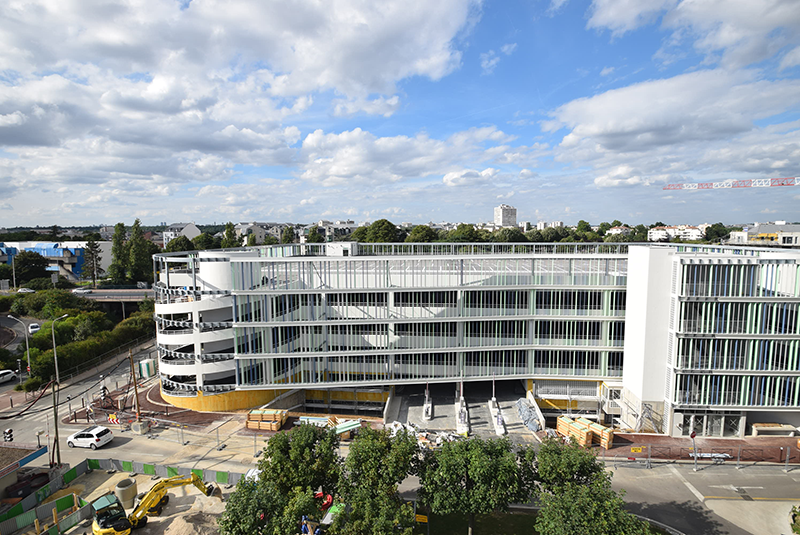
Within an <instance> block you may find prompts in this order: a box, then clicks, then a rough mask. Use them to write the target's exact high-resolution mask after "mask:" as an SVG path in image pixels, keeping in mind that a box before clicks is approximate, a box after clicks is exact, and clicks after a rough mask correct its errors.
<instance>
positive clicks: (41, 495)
mask: <svg viewBox="0 0 800 535" xmlns="http://www.w3.org/2000/svg"><path fill="white" fill-rule="evenodd" d="M50 494H52V492H51V491H50V483H48V484H47V485H45V486H44V487H42V488H40V489H39V490H37V491H36V503H42V502H43V501H44V499H45V498H47V497H48V496H50Z"/></svg>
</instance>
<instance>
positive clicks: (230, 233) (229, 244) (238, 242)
mask: <svg viewBox="0 0 800 535" xmlns="http://www.w3.org/2000/svg"><path fill="white" fill-rule="evenodd" d="M243 239H244V236H238V237H237V236H236V227H234V226H233V223H231V222H230V221H228V222H227V223H225V235H224V236H223V237H222V243H221V244H220V246H221V247H222V248H223V249H231V248H233V247H241V246H242V241H243Z"/></svg>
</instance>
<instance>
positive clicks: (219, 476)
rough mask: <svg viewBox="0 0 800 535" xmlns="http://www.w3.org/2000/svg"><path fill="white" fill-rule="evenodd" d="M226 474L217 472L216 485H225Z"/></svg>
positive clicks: (226, 480)
mask: <svg viewBox="0 0 800 535" xmlns="http://www.w3.org/2000/svg"><path fill="white" fill-rule="evenodd" d="M227 482H228V472H217V483H227Z"/></svg>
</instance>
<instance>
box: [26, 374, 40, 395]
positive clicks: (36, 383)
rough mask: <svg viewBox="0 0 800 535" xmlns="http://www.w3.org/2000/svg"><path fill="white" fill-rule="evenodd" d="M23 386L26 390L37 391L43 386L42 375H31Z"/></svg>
mask: <svg viewBox="0 0 800 535" xmlns="http://www.w3.org/2000/svg"><path fill="white" fill-rule="evenodd" d="M22 388H23V389H24V390H25V392H35V391H36V390H39V389H40V388H42V379H41V377H29V378H28V380H27V381H25V382H24V383H23V384H22Z"/></svg>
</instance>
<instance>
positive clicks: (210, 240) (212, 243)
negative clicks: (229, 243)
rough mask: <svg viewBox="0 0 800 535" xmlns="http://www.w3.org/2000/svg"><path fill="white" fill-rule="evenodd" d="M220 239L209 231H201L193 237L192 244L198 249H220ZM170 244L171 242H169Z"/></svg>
mask: <svg viewBox="0 0 800 535" xmlns="http://www.w3.org/2000/svg"><path fill="white" fill-rule="evenodd" d="M220 243H221V242H220V240H219V239H217V238H215V237H214V236H212V235H211V234H209V233H207V232H201V233H200V234H198V235H197V236H195V237H194V238H192V244H193V245H194V248H195V250H196V251H205V250H206V249H219V248H220ZM167 245H169V244H167Z"/></svg>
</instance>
